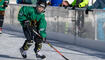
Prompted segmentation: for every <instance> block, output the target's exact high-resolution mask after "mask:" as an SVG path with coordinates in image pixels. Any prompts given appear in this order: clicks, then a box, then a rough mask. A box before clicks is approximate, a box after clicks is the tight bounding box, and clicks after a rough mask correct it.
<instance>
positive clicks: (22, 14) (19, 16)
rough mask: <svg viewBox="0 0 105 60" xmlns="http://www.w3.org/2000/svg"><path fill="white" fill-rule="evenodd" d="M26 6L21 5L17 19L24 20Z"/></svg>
mask: <svg viewBox="0 0 105 60" xmlns="http://www.w3.org/2000/svg"><path fill="white" fill-rule="evenodd" d="M26 9H27V8H26V7H22V8H21V9H20V11H19V13H18V21H20V22H21V21H24V20H26V19H27V18H26V17H27V10H26Z"/></svg>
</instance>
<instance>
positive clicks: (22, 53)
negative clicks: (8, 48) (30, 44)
mask: <svg viewBox="0 0 105 60" xmlns="http://www.w3.org/2000/svg"><path fill="white" fill-rule="evenodd" d="M20 53H21V55H22V57H23V58H27V54H26V51H24V50H23V48H20Z"/></svg>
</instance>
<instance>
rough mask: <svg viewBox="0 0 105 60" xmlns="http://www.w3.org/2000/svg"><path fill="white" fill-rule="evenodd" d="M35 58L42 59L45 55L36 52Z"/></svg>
mask: <svg viewBox="0 0 105 60" xmlns="http://www.w3.org/2000/svg"><path fill="white" fill-rule="evenodd" d="M36 58H40V59H44V58H46V56H45V55H40V54H36Z"/></svg>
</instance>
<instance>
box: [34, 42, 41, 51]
mask: <svg viewBox="0 0 105 60" xmlns="http://www.w3.org/2000/svg"><path fill="white" fill-rule="evenodd" d="M41 48H42V43H40V44H37V43H36V44H35V48H34V51H35V53H37V52H39V51H40V50H41Z"/></svg>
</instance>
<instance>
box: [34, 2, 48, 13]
mask: <svg viewBox="0 0 105 60" xmlns="http://www.w3.org/2000/svg"><path fill="white" fill-rule="evenodd" d="M46 6H47V4H46V2H38V3H37V7H36V9H37V12H38V13H42V12H44V10H45V8H46Z"/></svg>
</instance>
